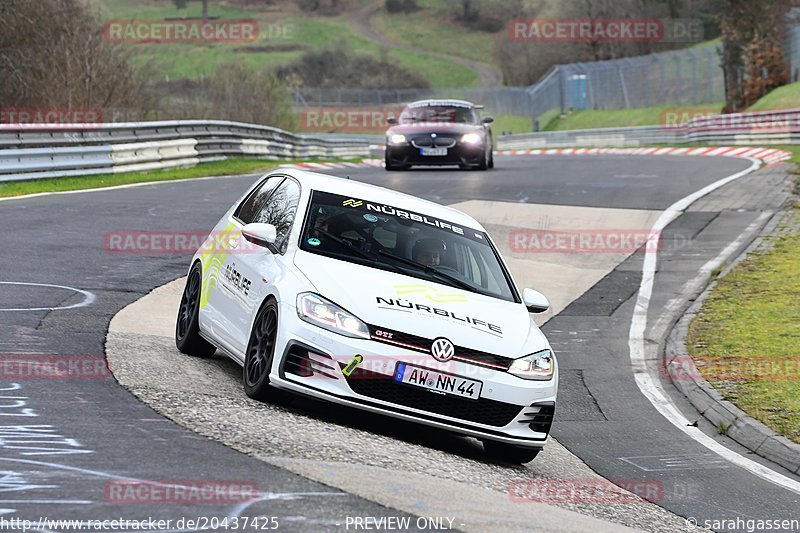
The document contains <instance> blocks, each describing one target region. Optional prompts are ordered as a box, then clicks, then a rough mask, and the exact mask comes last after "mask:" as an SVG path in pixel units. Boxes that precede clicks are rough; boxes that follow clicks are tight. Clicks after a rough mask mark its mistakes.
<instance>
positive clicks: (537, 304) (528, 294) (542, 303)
mask: <svg viewBox="0 0 800 533" xmlns="http://www.w3.org/2000/svg"><path fill="white" fill-rule="evenodd" d="M522 303H524V304H525V307H527V308H528V312H529V313H544V312H545V311H547V310H548V309H550V300H548V299H547V297H546V296H545V295H544V294H542V293H541V292H539V291H535V290H533V289H525V290H523V291H522Z"/></svg>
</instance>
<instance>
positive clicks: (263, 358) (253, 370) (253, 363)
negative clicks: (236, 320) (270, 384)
mask: <svg viewBox="0 0 800 533" xmlns="http://www.w3.org/2000/svg"><path fill="white" fill-rule="evenodd" d="M277 332H278V314H277V313H276V312H275V309H273V308H272V307H268V308H266V309H265V310H264V311H263V312H262V313H261V315H259V317H258V320H256V324H255V326H254V327H253V338H252V341H251V342H250V347H249V349H248V353H247V364H246V368H245V375H246V376H247V385H248V386H250V387H254V386H255V385H257V384H258V383H260V382H261V381H262V380H263V378H264V376H265V375H268V374H269V366H270V363H271V362H272V354H273V352H274V350H275V337H276V336H277Z"/></svg>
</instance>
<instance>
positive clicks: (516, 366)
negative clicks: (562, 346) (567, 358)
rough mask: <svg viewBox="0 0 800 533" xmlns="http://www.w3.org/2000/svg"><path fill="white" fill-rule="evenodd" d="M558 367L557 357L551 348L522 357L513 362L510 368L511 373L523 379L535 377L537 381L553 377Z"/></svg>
mask: <svg viewBox="0 0 800 533" xmlns="http://www.w3.org/2000/svg"><path fill="white" fill-rule="evenodd" d="M555 367H556V359H555V357H554V356H553V352H551V351H550V350H542V351H541V352H536V353H535V354H532V355H527V356H525V357H520V358H519V359H515V360H514V362H513V363H511V367H509V369H508V373H509V374H514V375H515V376H517V377H520V378H522V379H535V380H537V381H547V380H550V379H553V372H554V371H555Z"/></svg>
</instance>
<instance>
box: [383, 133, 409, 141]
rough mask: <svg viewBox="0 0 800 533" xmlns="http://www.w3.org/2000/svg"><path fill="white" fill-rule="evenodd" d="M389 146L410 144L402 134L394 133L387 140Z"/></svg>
mask: <svg viewBox="0 0 800 533" xmlns="http://www.w3.org/2000/svg"><path fill="white" fill-rule="evenodd" d="M386 141H387V142H388V143H389V144H405V143H406V142H408V140H407V139H406V136H405V135H402V134H400V133H393V134H391V135H389V137H388V138H387V139H386Z"/></svg>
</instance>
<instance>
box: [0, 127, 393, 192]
mask: <svg viewBox="0 0 800 533" xmlns="http://www.w3.org/2000/svg"><path fill="white" fill-rule="evenodd" d="M380 140H381V137H375V136H373V137H369V136H341V135H340V136H323V135H314V136H311V135H297V134H293V133H289V132H287V131H283V130H279V129H276V128H270V127H267V126H259V125H255V124H243V123H238V122H225V121H216V120H209V121H200V120H184V121H166V122H138V123H116V124H57V125H41V124H22V125H20V124H15V125H0V182H2V181H18V180H30V179H38V178H51V177H65V176H76V175H82V176H83V175H90V174H111V173H118V172H131V171H145V170H154V169H164V168H170V167H176V166H192V165H196V164H197V163H200V162H207V161H215V160H221V159H225V158H228V157H235V156H239V157H254V158H263V159H275V160H278V159H288V158H315V157H319V158H334V157H366V156H369V155H370V154H371V153H373V152H375V151H376V150H377V146H375V144H376V143H377V142H380Z"/></svg>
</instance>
